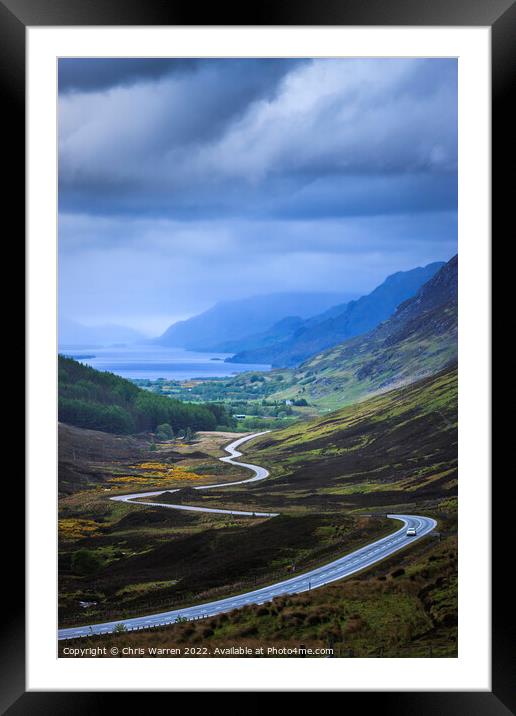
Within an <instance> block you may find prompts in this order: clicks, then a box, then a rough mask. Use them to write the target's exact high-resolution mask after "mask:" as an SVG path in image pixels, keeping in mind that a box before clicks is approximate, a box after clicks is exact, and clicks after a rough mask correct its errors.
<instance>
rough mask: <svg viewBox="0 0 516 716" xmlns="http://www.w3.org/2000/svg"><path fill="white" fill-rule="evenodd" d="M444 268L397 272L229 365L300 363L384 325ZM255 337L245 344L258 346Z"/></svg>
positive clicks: (240, 354)
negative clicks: (401, 304)
mask: <svg viewBox="0 0 516 716" xmlns="http://www.w3.org/2000/svg"><path fill="white" fill-rule="evenodd" d="M443 265H444V263H443V262H436V263H432V264H428V266H425V267H418V268H415V269H412V270H411V271H398V272H397V273H395V274H392V275H391V276H389V277H388V278H386V279H385V281H384V282H383V283H382V284H381V285H380V286H378V287H377V288H375V290H374V291H372V292H371V293H369V294H368V295H366V296H362V297H361V298H359V299H358V300H354V301H350V302H349V303H347V304H341V305H338V306H332V307H331V308H330V309H329V310H327V311H326V312H325V313H323V314H321V315H319V316H314V317H311V318H310V319H308V320H307V321H305V322H304V323H303V324H302V325H298V326H293V330H292V332H291V333H290V335H287V336H285V337H283V338H280V340H279V341H275V342H273V343H271V342H270V341H268V342H267V343H263V342H262V344H261V345H260V346H259V347H257V348H254V349H253V348H244V349H243V350H240V351H239V352H237V353H236V355H234V356H233V357H232V358H229V359H228V361H229V362H231V363H270V364H271V365H272V366H273V367H288V366H295V365H299V364H300V363H302V362H303V361H304V360H306V359H307V358H309V357H310V356H312V355H315V354H316V353H319V352H320V351H322V350H324V349H325V348H329V347H330V346H334V345H336V344H338V343H341V342H342V341H345V340H346V339H348V338H352V337H353V336H357V335H360V334H361V333H366V332H367V331H370V330H371V329H372V328H374V327H375V326H377V325H378V324H379V323H381V322H382V321H385V320H386V319H387V318H388V317H389V316H390V315H391V314H392V313H393V312H394V311H395V309H396V307H397V306H398V305H399V304H400V303H402V301H405V300H406V299H407V298H410V297H411V296H414V295H415V294H416V293H417V291H418V290H419V289H420V288H421V286H422V285H423V284H424V283H426V281H428V280H429V279H430V278H431V277H432V276H434V275H435V273H436V272H437V271H438V270H439V269H440V268H441V267H442V266H443ZM256 338H257V337H256V336H254V337H253V336H252V337H251V338H250V339H249V341H248V343H249V344H251V345H252V344H253V342H254V343H257V342H258V344H259V341H256Z"/></svg>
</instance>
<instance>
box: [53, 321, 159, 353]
mask: <svg viewBox="0 0 516 716" xmlns="http://www.w3.org/2000/svg"><path fill="white" fill-rule="evenodd" d="M144 339H145V336H144V335H143V333H139V332H138V331H136V330H134V329H133V328H128V327H127V326H119V325H117V324H114V323H113V324H104V325H102V326H84V325H83V324H82V323H77V322H76V321H72V320H70V319H69V318H65V317H60V318H59V345H60V346H63V345H75V346H80V345H83V346H111V345H114V344H116V343H136V342H137V341H142V340H144Z"/></svg>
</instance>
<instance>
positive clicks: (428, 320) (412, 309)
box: [276, 256, 458, 407]
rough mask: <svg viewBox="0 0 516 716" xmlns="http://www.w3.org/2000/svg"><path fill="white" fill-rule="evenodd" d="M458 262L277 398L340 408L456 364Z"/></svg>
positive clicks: (304, 370)
mask: <svg viewBox="0 0 516 716" xmlns="http://www.w3.org/2000/svg"><path fill="white" fill-rule="evenodd" d="M457 285H458V258H457V256H454V257H453V258H452V259H450V261H449V262H448V263H446V264H445V265H444V266H443V267H442V268H441V269H440V270H439V271H438V272H437V273H436V274H435V275H434V276H433V277H432V278H430V280H429V281H427V282H426V283H425V284H424V285H423V286H422V287H421V289H420V290H419V291H418V292H417V294H416V295H415V296H413V297H412V298H410V299H407V300H406V301H404V302H403V303H401V304H400V305H399V306H398V308H397V310H396V311H395V313H394V314H393V315H392V316H391V317H390V318H389V319H388V320H386V321H384V322H383V323H381V324H380V325H379V326H377V327H376V328H374V329H373V330H372V331H369V332H368V333H365V334H362V335H359V336H356V337H355V338H351V339H349V340H347V341H344V342H343V343H341V344H339V345H336V346H333V347H332V348H329V349H327V350H326V351H323V352H322V353H318V354H317V355H315V356H312V357H311V358H309V359H308V360H307V361H305V362H304V363H303V364H302V365H301V366H299V368H297V369H296V370H295V371H294V373H293V376H292V377H293V378H294V380H295V384H294V385H293V386H291V387H290V388H288V389H287V390H285V391H283V393H281V394H276V397H280V398H299V397H304V398H306V399H307V400H308V401H313V402H316V403H319V404H324V405H327V406H328V407H334V406H335V407H338V406H340V405H345V404H347V403H351V402H354V401H355V400H358V399H360V398H361V397H363V396H365V395H368V394H371V393H376V392H382V391H384V390H386V389H389V388H393V387H396V386H398V385H403V384H408V383H411V382H413V381H414V380H417V379H419V378H423V377H425V376H428V375H434V374H435V373H437V372H438V371H440V370H443V369H444V368H446V367H447V366H450V365H453V364H454V363H455V362H456V361H457V328H458V317H457V311H458V300H457Z"/></svg>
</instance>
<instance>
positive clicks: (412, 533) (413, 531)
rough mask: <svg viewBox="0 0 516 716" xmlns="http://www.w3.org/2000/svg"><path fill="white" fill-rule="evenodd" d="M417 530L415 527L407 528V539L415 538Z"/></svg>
mask: <svg viewBox="0 0 516 716" xmlns="http://www.w3.org/2000/svg"><path fill="white" fill-rule="evenodd" d="M416 535H417V530H416V528H415V527H409V528H408V530H407V537H416Z"/></svg>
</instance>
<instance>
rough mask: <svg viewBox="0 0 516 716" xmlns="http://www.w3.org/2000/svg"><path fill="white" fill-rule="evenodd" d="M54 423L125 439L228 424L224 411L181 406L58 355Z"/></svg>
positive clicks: (213, 408)
mask: <svg viewBox="0 0 516 716" xmlns="http://www.w3.org/2000/svg"><path fill="white" fill-rule="evenodd" d="M59 420H60V422H62V423H68V424H70V425H75V426H76V427H79V428H89V429H90V430H103V431H105V432H108V433H121V434H130V433H137V432H143V431H154V430H155V429H156V428H157V427H158V425H162V424H163V423H168V424H169V425H170V426H171V427H172V429H173V430H174V431H179V430H186V429H188V428H190V429H191V430H214V429H215V428H216V427H217V425H231V423H232V418H231V416H229V415H228V414H227V413H226V410H225V408H224V407H222V406H220V405H215V404H209V403H207V404H205V405H192V404H186V403H182V402H181V401H179V400H173V399H171V398H166V397H163V396H159V395H153V394H152V393H149V392H148V391H145V390H142V389H141V388H138V387H137V386H136V385H134V383H131V381H129V380H125V379H124V378H120V377H119V376H117V375H114V374H113V373H107V372H101V371H98V370H95V369H94V368H90V367H89V366H86V365H83V364H82V363H78V362H77V361H75V360H73V359H72V358H65V357H64V356H59Z"/></svg>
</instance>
